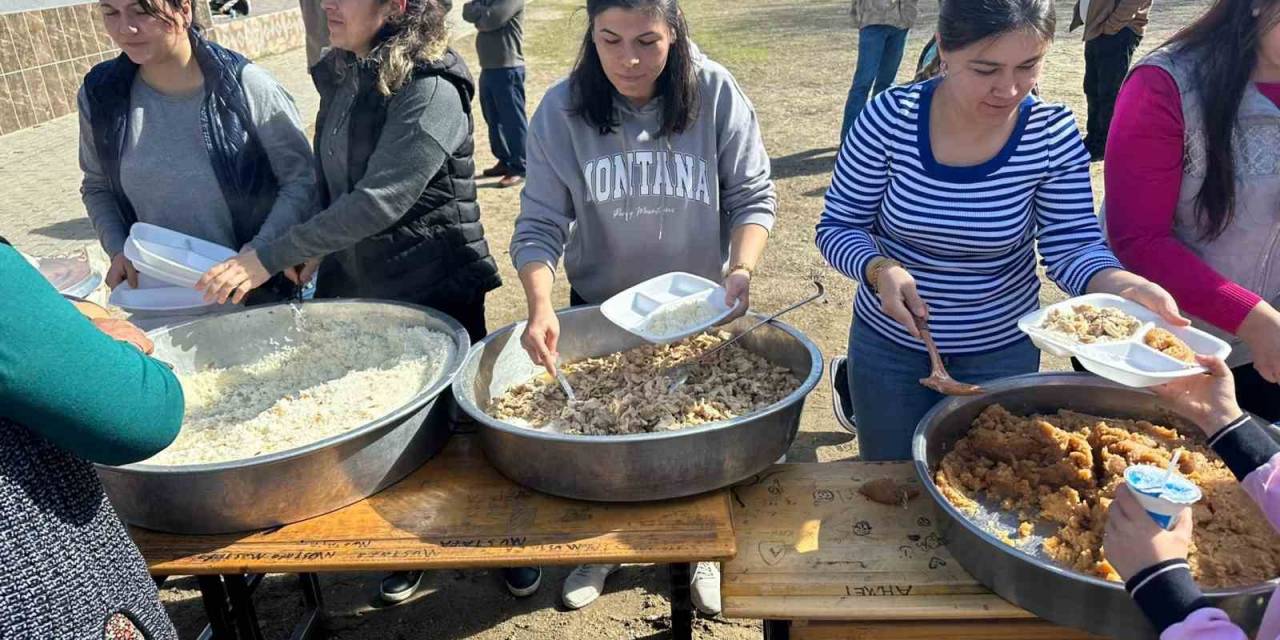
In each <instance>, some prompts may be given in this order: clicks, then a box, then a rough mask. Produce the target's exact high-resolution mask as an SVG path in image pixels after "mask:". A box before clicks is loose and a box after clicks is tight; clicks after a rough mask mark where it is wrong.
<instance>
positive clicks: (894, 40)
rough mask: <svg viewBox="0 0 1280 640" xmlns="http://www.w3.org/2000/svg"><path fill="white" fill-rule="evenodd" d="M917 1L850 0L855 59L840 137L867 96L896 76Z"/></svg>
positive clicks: (841, 137) (856, 117) (859, 110)
mask: <svg viewBox="0 0 1280 640" xmlns="http://www.w3.org/2000/svg"><path fill="white" fill-rule="evenodd" d="M917 2H918V0H853V3H852V4H851V5H850V7H849V13H850V14H852V15H853V21H854V23H855V24H856V25H857V27H858V61H857V65H856V67H855V68H854V70H853V85H852V86H851V87H850V88H849V97H848V98H847V99H846V100H845V103H844V120H843V121H842V122H841V124H840V140H841V141H843V140H844V139H845V138H846V137H848V135H849V128H850V127H852V126H853V122H854V121H855V120H857V119H858V114H859V113H862V109H863V107H865V106H866V105H867V98H868V97H870V96H875V95H876V94H878V93H880V92H881V91H884V90H885V89H888V88H889V87H890V86H891V85H892V84H893V80H894V78H896V77H897V76H898V65H899V64H901V63H902V51H903V49H904V48H905V47H906V44H907V31H909V30H910V29H911V27H912V25H914V24H915V22H916V14H917V12H918V8H917Z"/></svg>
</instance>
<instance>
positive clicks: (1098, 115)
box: [1084, 27, 1142, 157]
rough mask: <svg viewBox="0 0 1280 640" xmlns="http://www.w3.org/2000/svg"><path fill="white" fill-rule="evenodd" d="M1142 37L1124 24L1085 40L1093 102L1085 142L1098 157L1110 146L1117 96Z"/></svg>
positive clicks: (1088, 85) (1089, 95) (1086, 78)
mask: <svg viewBox="0 0 1280 640" xmlns="http://www.w3.org/2000/svg"><path fill="white" fill-rule="evenodd" d="M1141 41H1142V37H1141V36H1139V35H1138V34H1137V33H1135V32H1134V31H1133V30H1132V29H1129V28H1127V27H1126V28H1124V29H1121V30H1120V31H1119V32H1117V33H1115V34H1114V35H1106V34H1103V35H1100V36H1098V37H1096V38H1094V39H1092V40H1090V41H1088V42H1086V43H1084V97H1085V99H1086V100H1088V104H1089V122H1088V124H1087V125H1086V127H1085V137H1084V146H1085V147H1086V148H1088V149H1089V153H1090V154H1092V155H1093V156H1094V157H1101V156H1102V154H1103V153H1104V152H1105V151H1106V150H1107V130H1108V129H1110V128H1111V114H1112V113H1113V112H1115V108H1116V96H1118V95H1120V85H1122V84H1124V78H1125V76H1126V75H1128V73H1129V63H1130V62H1132V61H1133V52H1134V50H1135V49H1137V48H1138V43H1139V42H1141Z"/></svg>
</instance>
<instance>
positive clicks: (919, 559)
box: [721, 462, 1095, 640]
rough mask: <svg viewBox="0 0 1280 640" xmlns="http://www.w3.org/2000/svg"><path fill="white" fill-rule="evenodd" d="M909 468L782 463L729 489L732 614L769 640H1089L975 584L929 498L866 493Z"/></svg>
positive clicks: (727, 609) (727, 594)
mask: <svg viewBox="0 0 1280 640" xmlns="http://www.w3.org/2000/svg"><path fill="white" fill-rule="evenodd" d="M877 478H893V479H894V480H896V481H898V482H902V483H910V484H918V483H917V480H916V478H915V472H914V471H913V469H912V466H911V464H910V463H902V462H893V463H868V462H838V463H825V464H782V465H775V466H773V467H772V468H770V469H769V470H768V471H765V472H764V473H761V474H760V475H758V476H756V477H755V478H753V479H752V480H751V481H749V482H746V483H742V484H740V485H739V486H737V487H734V488H733V489H732V490H731V495H732V497H733V518H734V526H735V529H736V531H737V534H738V555H737V557H735V558H734V559H733V560H730V561H728V562H726V563H725V564H724V566H723V582H722V585H721V594H722V598H723V605H724V615H725V616H726V617H730V618H754V619H763V620H764V621H765V626H764V633H765V637H766V638H768V639H770V640H779V639H783V638H797V639H798V638H803V639H806V640H834V639H836V638H840V639H863V638H866V639H871V638H875V639H876V640H890V639H892V640H915V639H924V638H949V639H959V640H968V639H973V640H978V639H980V638H981V639H984V640H987V639H995V640H1015V639H1017V640H1024V639H1026V640H1031V639H1037V640H1039V639H1043V640H1049V639H1052V640H1086V639H1093V638H1095V636H1091V635H1089V634H1085V633H1082V632H1079V631H1076V630H1073V629H1067V628H1064V627H1060V626H1056V625H1053V624H1051V623H1049V622H1046V621H1044V620H1041V619H1039V618H1037V617H1035V616H1034V615H1032V614H1031V613H1028V612H1027V611H1024V610H1022V609H1020V608H1018V607H1016V606H1014V605H1011V604H1009V603H1008V602H1006V601H1004V600H1003V599H1001V598H1000V597H998V596H996V595H995V594H993V593H991V592H990V591H988V590H987V589H986V588H985V587H983V586H982V585H981V584H978V582H977V581H975V580H974V579H973V578H972V577H971V576H970V575H969V574H968V573H966V572H965V571H964V569H963V568H961V567H960V565H959V563H958V562H956V561H955V560H954V559H953V558H952V557H951V555H950V554H949V553H948V552H947V549H946V547H945V546H943V540H942V539H941V538H940V537H939V536H938V533H937V532H936V531H935V529H934V523H933V518H934V514H933V507H932V505H931V504H930V503H929V499H928V497H927V496H924V495H922V496H921V497H919V498H916V499H915V500H912V501H910V502H908V503H906V504H905V505H902V506H887V505H883V504H879V503H876V502H873V501H871V500H869V499H868V498H866V497H865V496H863V495H862V494H860V493H859V492H858V489H859V488H860V487H861V486H862V485H863V484H865V483H866V482H868V481H870V480H874V479H877Z"/></svg>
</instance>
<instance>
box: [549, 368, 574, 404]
mask: <svg viewBox="0 0 1280 640" xmlns="http://www.w3.org/2000/svg"><path fill="white" fill-rule="evenodd" d="M551 369H552V370H553V371H555V372H556V382H559V383H560V390H561V391H564V395H565V396H566V397H568V398H569V402H577V401H578V397H577V396H576V395H574V393H573V387H572V386H570V385H569V379H568V378H566V377H565V375H564V374H563V373H561V372H560V363H559V362H555V361H553V362H552V363H551Z"/></svg>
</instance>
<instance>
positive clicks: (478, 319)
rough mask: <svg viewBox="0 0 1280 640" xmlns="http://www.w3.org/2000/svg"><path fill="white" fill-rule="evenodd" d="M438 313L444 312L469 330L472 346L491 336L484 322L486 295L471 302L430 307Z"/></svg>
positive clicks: (461, 301)
mask: <svg viewBox="0 0 1280 640" xmlns="http://www.w3.org/2000/svg"><path fill="white" fill-rule="evenodd" d="M429 306H431V307H432V308H433V309H436V310H437V311H443V312H444V313H446V314H448V315H449V316H450V317H452V318H453V319H454V320H457V321H458V322H459V323H461V324H462V327H463V328H464V329H466V330H467V335H468V336H470V337H471V344H475V343H477V342H480V341H481V340H484V338H485V336H487V335H489V328H488V326H487V325H486V324H485V321H484V294H483V293H482V294H480V295H478V296H474V297H472V298H471V299H470V300H453V301H450V302H448V303H439V302H437V303H434V304H431V305H429Z"/></svg>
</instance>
